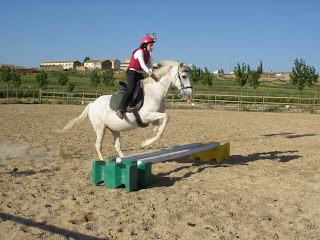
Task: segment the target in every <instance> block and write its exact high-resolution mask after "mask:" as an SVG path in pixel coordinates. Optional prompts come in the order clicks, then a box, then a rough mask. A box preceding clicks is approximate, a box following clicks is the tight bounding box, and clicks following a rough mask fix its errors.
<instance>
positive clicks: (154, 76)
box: [150, 73, 159, 82]
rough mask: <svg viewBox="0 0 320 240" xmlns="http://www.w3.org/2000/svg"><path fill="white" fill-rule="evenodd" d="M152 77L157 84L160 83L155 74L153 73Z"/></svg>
mask: <svg viewBox="0 0 320 240" xmlns="http://www.w3.org/2000/svg"><path fill="white" fill-rule="evenodd" d="M150 77H152V78H153V80H155V81H156V82H159V78H158V77H157V76H156V75H155V74H154V73H151V75H150Z"/></svg>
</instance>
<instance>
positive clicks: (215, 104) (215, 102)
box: [214, 94, 217, 109]
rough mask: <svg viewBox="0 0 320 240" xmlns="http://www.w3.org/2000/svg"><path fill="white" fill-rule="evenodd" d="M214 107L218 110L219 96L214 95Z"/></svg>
mask: <svg viewBox="0 0 320 240" xmlns="http://www.w3.org/2000/svg"><path fill="white" fill-rule="evenodd" d="M214 107H215V109H217V95H216V94H215V95H214Z"/></svg>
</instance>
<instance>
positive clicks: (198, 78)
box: [190, 65, 202, 83]
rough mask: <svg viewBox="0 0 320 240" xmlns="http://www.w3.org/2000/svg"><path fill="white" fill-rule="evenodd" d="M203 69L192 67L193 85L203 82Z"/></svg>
mask: <svg viewBox="0 0 320 240" xmlns="http://www.w3.org/2000/svg"><path fill="white" fill-rule="evenodd" d="M201 72H202V71H201V69H200V68H199V69H198V68H197V67H196V66H195V65H192V67H191V69H190V78H191V80H192V82H193V83H199V82H200V81H201Z"/></svg>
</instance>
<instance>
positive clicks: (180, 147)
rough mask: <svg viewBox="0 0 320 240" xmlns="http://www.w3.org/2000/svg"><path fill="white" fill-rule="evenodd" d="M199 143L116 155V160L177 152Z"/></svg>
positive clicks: (137, 158) (199, 143)
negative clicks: (122, 155)
mask: <svg viewBox="0 0 320 240" xmlns="http://www.w3.org/2000/svg"><path fill="white" fill-rule="evenodd" d="M201 144H202V143H201V142H198V143H191V144H186V145H182V146H175V147H170V148H164V149H159V150H155V151H150V152H144V153H139V154H135V155H129V156H125V157H122V158H120V157H117V159H116V161H117V162H121V161H124V160H139V159H143V158H149V157H153V156H158V155H162V154H165V153H170V152H177V151H181V150H185V149H190V148H196V147H199V146H200V145H201Z"/></svg>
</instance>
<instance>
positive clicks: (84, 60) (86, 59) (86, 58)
mask: <svg viewBox="0 0 320 240" xmlns="http://www.w3.org/2000/svg"><path fill="white" fill-rule="evenodd" d="M89 60H90V58H89V57H85V58H84V59H83V62H82V66H83V65H84V63H85V62H86V61H89Z"/></svg>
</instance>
